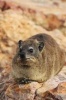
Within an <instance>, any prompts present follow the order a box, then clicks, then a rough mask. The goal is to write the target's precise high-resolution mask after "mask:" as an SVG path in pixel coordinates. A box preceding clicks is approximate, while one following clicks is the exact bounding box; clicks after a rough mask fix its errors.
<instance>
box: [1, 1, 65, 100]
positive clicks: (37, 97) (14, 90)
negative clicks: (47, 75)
mask: <svg viewBox="0 0 66 100" xmlns="http://www.w3.org/2000/svg"><path fill="white" fill-rule="evenodd" d="M39 8H40V9H39ZM65 8H66V1H65V0H58V1H57V0H53V1H52V0H49V2H47V0H45V1H43V0H41V2H40V1H38V2H37V0H34V1H31V0H26V3H25V2H24V1H23V2H22V1H21V0H14V1H13V0H12V1H10V0H9V1H8V0H0V100H66V66H64V68H63V70H62V71H61V72H60V73H59V74H58V75H57V76H56V77H54V78H53V79H50V80H48V81H47V82H46V83H44V84H42V83H41V84H39V83H37V82H32V83H30V84H26V85H24V84H23V85H21V84H20V85H19V84H17V83H15V82H14V81H13V79H12V78H11V75H10V73H11V64H12V58H13V56H14V54H15V49H16V44H17V42H18V40H19V39H23V40H25V39H27V38H28V37H30V36H32V35H34V34H37V33H42V32H43V33H46V34H49V35H51V36H52V37H53V38H54V39H56V41H57V43H58V44H59V45H60V47H61V48H62V49H63V50H64V52H66V11H65ZM51 13H52V14H51ZM37 90H38V91H37Z"/></svg>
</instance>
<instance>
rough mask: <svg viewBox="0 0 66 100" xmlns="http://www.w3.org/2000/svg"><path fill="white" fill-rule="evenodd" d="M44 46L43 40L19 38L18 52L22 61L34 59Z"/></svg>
mask: <svg viewBox="0 0 66 100" xmlns="http://www.w3.org/2000/svg"><path fill="white" fill-rule="evenodd" d="M43 48H44V43H43V42H42V41H37V40H33V39H29V40H27V41H22V40H19V42H18V49H19V50H18V54H19V57H20V59H21V60H22V61H34V60H35V59H37V58H38V57H39V54H40V52H41V51H42V50H43Z"/></svg>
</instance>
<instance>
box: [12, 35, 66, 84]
mask: <svg viewBox="0 0 66 100" xmlns="http://www.w3.org/2000/svg"><path fill="white" fill-rule="evenodd" d="M64 62H65V54H64V52H63V51H62V50H61V49H60V47H59V45H58V44H57V43H56V41H55V40H54V39H53V38H52V37H51V36H50V35H47V34H37V35H34V36H32V37H30V38H28V39H27V40H25V41H22V40H20V41H19V42H18V48H17V52H16V55H15V57H14V58H13V62H12V75H13V77H14V79H15V80H16V81H19V82H22V83H26V82H30V81H37V82H44V81H46V80H48V79H49V78H51V77H52V76H54V75H56V74H57V73H58V72H59V71H60V70H61V69H62V67H63V65H64Z"/></svg>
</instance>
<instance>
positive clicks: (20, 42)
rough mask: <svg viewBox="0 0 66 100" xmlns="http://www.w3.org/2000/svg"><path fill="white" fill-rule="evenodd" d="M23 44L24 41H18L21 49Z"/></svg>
mask: <svg viewBox="0 0 66 100" xmlns="http://www.w3.org/2000/svg"><path fill="white" fill-rule="evenodd" d="M22 43H23V41H22V40H19V41H18V45H19V48H21V47H22Z"/></svg>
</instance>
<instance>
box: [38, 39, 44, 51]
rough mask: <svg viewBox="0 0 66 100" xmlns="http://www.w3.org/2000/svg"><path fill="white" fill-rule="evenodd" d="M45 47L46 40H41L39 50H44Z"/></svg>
mask: <svg viewBox="0 0 66 100" xmlns="http://www.w3.org/2000/svg"><path fill="white" fill-rule="evenodd" d="M43 47H44V42H42V41H40V42H39V47H38V48H39V51H42V49H43Z"/></svg>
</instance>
